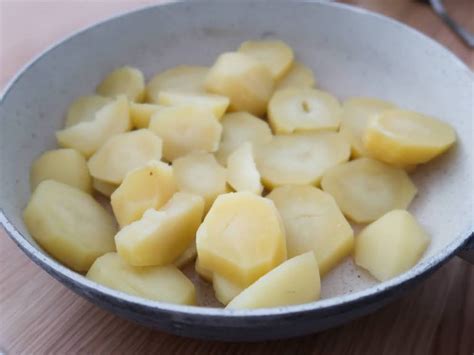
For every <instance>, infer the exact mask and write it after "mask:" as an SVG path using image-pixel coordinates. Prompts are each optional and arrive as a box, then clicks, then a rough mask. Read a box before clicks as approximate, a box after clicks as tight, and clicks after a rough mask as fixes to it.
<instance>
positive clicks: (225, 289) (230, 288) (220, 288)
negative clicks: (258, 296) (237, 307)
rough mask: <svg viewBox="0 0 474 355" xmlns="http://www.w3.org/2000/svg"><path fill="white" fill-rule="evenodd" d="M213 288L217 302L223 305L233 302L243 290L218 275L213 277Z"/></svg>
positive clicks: (215, 274)
mask: <svg viewBox="0 0 474 355" xmlns="http://www.w3.org/2000/svg"><path fill="white" fill-rule="evenodd" d="M212 287H213V288H214V295H215V296H216V298H217V300H218V301H219V302H220V303H222V304H223V305H226V304H228V303H229V302H230V301H232V300H233V299H234V298H235V296H237V295H238V294H239V293H241V292H242V290H243V288H242V287H240V286H239V285H236V284H234V283H233V282H231V281H229V280H227V279H226V278H225V277H222V276H220V275H219V274H217V273H214V275H212Z"/></svg>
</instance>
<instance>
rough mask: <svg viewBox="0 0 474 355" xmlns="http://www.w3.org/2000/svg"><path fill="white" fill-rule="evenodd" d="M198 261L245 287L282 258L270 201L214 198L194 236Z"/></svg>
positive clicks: (280, 233) (243, 195) (242, 195)
mask: <svg viewBox="0 0 474 355" xmlns="http://www.w3.org/2000/svg"><path fill="white" fill-rule="evenodd" d="M196 246H197V251H198V256H199V262H200V263H201V266H202V267H203V268H204V269H207V270H209V271H211V272H216V273H218V274H220V275H221V276H223V277H225V278H227V279H228V280H229V281H231V282H233V283H235V284H237V285H239V286H242V287H246V286H248V285H250V284H251V283H252V282H254V281H255V280H257V279H258V278H259V277H260V276H262V275H264V274H265V273H267V272H268V271H270V270H271V269H273V268H274V267H275V266H277V265H278V264H280V263H281V262H282V261H283V260H285V259H286V241H285V231H284V227H283V224H282V221H281V219H280V215H279V214H278V211H277V210H276V208H275V205H274V204H273V202H272V201H271V200H269V199H266V198H263V197H260V196H256V195H255V194H252V193H250V192H235V193H228V194H223V195H220V196H219V197H217V199H216V201H215V202H214V204H213V205H212V207H211V209H210V210H209V213H208V214H207V216H206V218H205V219H204V222H203V223H202V224H201V226H200V227H199V230H198V232H197V236H196Z"/></svg>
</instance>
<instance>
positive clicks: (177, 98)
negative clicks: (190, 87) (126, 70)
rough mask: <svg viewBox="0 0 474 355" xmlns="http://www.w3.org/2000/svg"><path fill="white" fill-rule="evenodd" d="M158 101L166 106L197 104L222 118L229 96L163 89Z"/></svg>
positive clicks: (227, 105)
mask: <svg viewBox="0 0 474 355" xmlns="http://www.w3.org/2000/svg"><path fill="white" fill-rule="evenodd" d="M158 102H159V103H160V104H162V105H166V106H177V105H197V106H203V107H206V108H208V109H209V110H211V111H212V112H213V113H214V115H215V116H216V118H217V119H219V120H220V119H221V118H222V116H223V115H224V113H225V111H226V110H227V107H229V103H230V101H229V98H227V97H225V96H221V95H212V94H203V93H190V92H180V91H171V90H168V91H161V92H160V93H159V95H158Z"/></svg>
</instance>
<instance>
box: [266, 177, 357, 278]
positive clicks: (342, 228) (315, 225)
mask: <svg viewBox="0 0 474 355" xmlns="http://www.w3.org/2000/svg"><path fill="white" fill-rule="evenodd" d="M267 198H269V199H271V200H272V201H273V202H274V203H275V206H276V208H277V209H278V212H280V215H281V217H282V218H283V224H284V225H285V230H286V247H287V250H288V257H289V258H292V257H294V256H297V255H300V254H303V253H306V252H308V251H313V252H314V255H315V256H316V260H317V261H318V267H319V272H320V274H321V275H324V274H325V273H326V272H328V271H329V270H331V269H332V268H334V267H335V266H336V265H337V264H338V263H340V262H341V261H342V259H344V258H345V257H347V256H348V255H349V254H351V252H352V249H353V246H354V232H353V231H352V228H351V226H350V224H349V223H348V222H347V221H346V219H345V218H344V216H343V214H342V212H341V210H340V209H339V207H338V206H337V204H336V201H335V200H334V198H333V197H332V196H331V195H330V194H328V193H326V192H324V191H321V190H320V189H318V188H316V187H314V186H310V185H286V186H282V187H278V188H276V189H274V190H273V191H272V192H271V193H270V194H269V195H267Z"/></svg>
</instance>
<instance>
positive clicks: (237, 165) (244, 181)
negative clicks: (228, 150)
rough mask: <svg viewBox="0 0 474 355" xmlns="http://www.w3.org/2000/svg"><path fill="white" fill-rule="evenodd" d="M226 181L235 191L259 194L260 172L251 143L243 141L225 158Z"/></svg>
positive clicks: (260, 190) (260, 187)
mask: <svg viewBox="0 0 474 355" xmlns="http://www.w3.org/2000/svg"><path fill="white" fill-rule="evenodd" d="M227 182H228V183H229V185H230V186H232V188H233V189H234V190H235V191H249V192H253V193H254V194H257V195H261V194H262V191H263V186H262V183H261V182H260V173H259V172H258V170H257V166H256V165H255V159H254V155H253V148H252V144H251V143H249V142H245V143H244V144H242V145H241V146H240V147H239V148H237V149H236V150H235V151H234V152H233V153H232V154H231V155H229V158H228V159H227Z"/></svg>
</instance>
